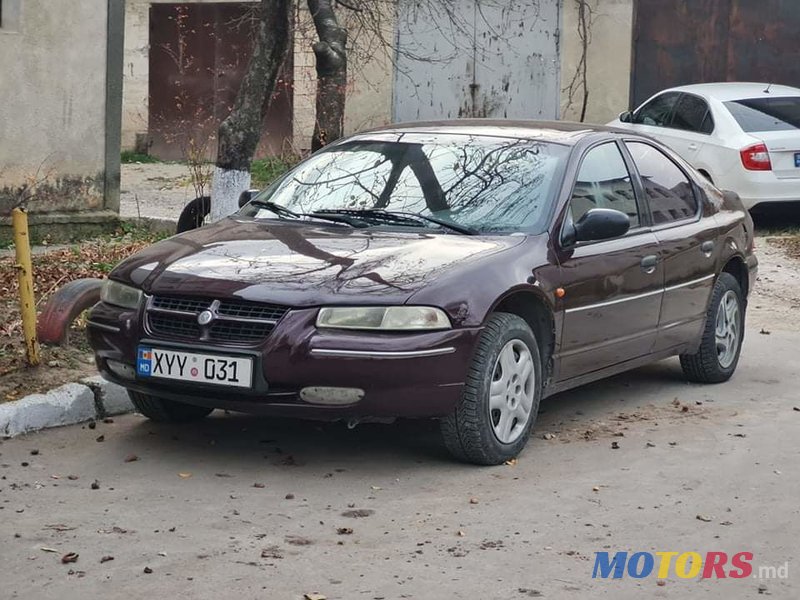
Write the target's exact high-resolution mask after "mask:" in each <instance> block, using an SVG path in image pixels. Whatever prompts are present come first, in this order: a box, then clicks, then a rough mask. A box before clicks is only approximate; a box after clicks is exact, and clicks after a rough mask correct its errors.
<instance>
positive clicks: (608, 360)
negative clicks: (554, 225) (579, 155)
mask: <svg viewBox="0 0 800 600" xmlns="http://www.w3.org/2000/svg"><path fill="white" fill-rule="evenodd" d="M592 208H613V209H616V210H620V211H622V212H624V213H626V214H627V215H628V216H629V217H630V219H631V230H630V232H629V233H628V234H627V235H625V236H623V237H620V238H616V239H612V240H604V241H600V242H588V243H578V244H577V245H574V246H570V247H564V246H563V245H561V246H560V249H559V253H558V262H559V265H560V277H561V287H562V288H563V289H564V292H565V294H564V297H563V301H562V302H563V306H564V309H565V312H564V322H563V329H562V334H561V345H560V349H559V357H560V360H559V363H560V371H559V374H558V376H557V377H558V379H559V380H566V379H571V378H573V377H577V376H580V375H583V374H586V373H590V372H593V371H598V370H600V369H603V368H605V367H610V366H613V365H616V364H619V363H623V362H625V361H628V360H631V359H634V358H637V357H640V356H643V355H646V354H648V353H649V352H650V351H651V350H652V348H653V345H654V343H655V339H656V330H657V326H658V317H659V312H660V308H661V296H662V291H663V285H664V271H663V266H662V263H661V262H660V261H659V260H658V254H659V249H658V240H657V239H656V236H655V235H654V234H653V233H652V232H650V230H649V224H648V221H647V219H646V213H645V212H644V211H643V210H642V209H641V207H640V202H639V199H638V198H637V195H636V193H635V188H634V185H633V181H632V178H631V175H630V171H629V169H628V166H627V164H626V162H625V160H624V157H623V154H622V153H621V151H620V147H618V145H617V143H616V142H613V141H609V142H603V143H601V144H599V145H596V146H593V147H592V148H591V149H589V150H588V151H587V153H586V154H585V155H584V157H583V159H582V162H581V166H580V168H579V171H578V176H577V179H576V181H575V183H574V187H573V192H572V198H571V200H570V203H569V206H568V207H567V211H568V214H567V215H566V219H567V220H569V219H572V220H573V222H574V221H578V220H579V219H580V218H581V217H582V216H583V215H584V214H585V213H586V212H587V211H588V210H590V209H592Z"/></svg>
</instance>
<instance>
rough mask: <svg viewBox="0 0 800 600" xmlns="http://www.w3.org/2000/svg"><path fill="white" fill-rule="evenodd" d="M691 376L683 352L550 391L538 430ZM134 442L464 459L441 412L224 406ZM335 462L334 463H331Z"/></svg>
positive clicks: (303, 456)
mask: <svg viewBox="0 0 800 600" xmlns="http://www.w3.org/2000/svg"><path fill="white" fill-rule="evenodd" d="M686 385H687V384H686V382H685V380H684V379H683V377H682V374H681V371H680V366H679V365H678V363H677V360H668V361H663V362H661V363H657V364H654V365H649V366H647V367H643V368H641V369H637V370H635V371H631V372H629V373H624V374H622V375H618V376H616V377H613V378H611V379H607V380H604V381H600V382H597V383H593V384H590V385H587V386H583V387H581V388H578V389H576V390H572V391H569V392H564V393H561V394H558V395H556V396H553V397H551V398H548V399H547V400H545V401H544V402H542V405H541V411H540V417H539V421H538V423H537V426H536V427H535V429H534V434H533V436H534V437H537V435H538V434H539V433H540V432H541V431H542V430H543V428H548V427H552V426H553V424H554V423H558V422H565V421H571V422H573V423H574V422H575V421H576V414H577V415H579V416H578V419H577V421H581V420H585V421H586V423H587V425H588V424H589V423H590V422H591V421H592V420H607V419H610V418H612V417H614V416H615V415H617V414H619V413H620V412H624V411H628V412H632V411H636V410H637V409H640V408H641V407H644V406H647V405H648V404H651V403H652V402H653V400H654V398H658V399H659V400H660V401H661V400H664V399H665V398H666V399H669V398H672V397H674V396H677V395H680V393H681V391H682V390H683V389H685V386H686ZM126 438H127V439H126V443H127V444H130V445H131V446H132V447H137V446H138V447H147V449H148V453H155V454H157V455H158V457H159V460H161V461H166V462H174V468H175V469H176V470H180V468H181V467H180V465H182V464H185V463H186V457H187V452H188V453H190V454H191V455H192V456H193V462H195V463H196V464H199V463H203V462H210V463H214V464H215V465H216V467H215V468H219V469H223V470H224V468H225V465H227V466H229V467H230V466H232V465H237V463H238V464H239V465H241V466H243V467H244V466H249V467H252V466H253V464H254V463H256V464H258V463H262V464H263V463H266V464H268V465H273V466H276V467H305V466H314V467H318V468H329V467H330V465H331V464H334V463H338V462H340V463H353V462H362V461H363V459H364V458H368V459H369V460H368V461H367V463H368V464H373V465H375V469H376V470H379V469H380V468H381V465H383V464H386V463H387V461H389V460H391V461H393V464H395V465H398V466H399V467H400V468H403V467H411V466H413V465H415V464H420V463H434V464H436V463H439V464H442V465H445V466H451V467H454V466H457V465H456V464H455V463H453V461H452V459H451V458H450V457H449V455H448V453H447V451H446V450H445V449H444V446H443V445H442V443H441V440H440V437H439V428H438V424H437V422H436V421H433V420H399V421H396V422H395V423H392V424H380V423H363V424H361V425H359V426H358V427H356V428H355V429H353V430H349V429H347V427H346V426H345V425H344V423H342V422H334V423H327V422H316V421H302V420H296V419H282V418H265V417H256V416H251V415H243V414H238V413H224V412H222V411H217V412H215V413H214V414H213V416H211V417H209V418H208V419H206V420H204V421H201V422H199V423H193V424H184V425H173V424H161V423H153V422H150V421H147V420H144V419H142V421H141V422H140V423H139V424H137V425H136V426H135V427H134V428H133V429H132V430H129V432H128V435H127V436H126ZM326 465H328V467H326Z"/></svg>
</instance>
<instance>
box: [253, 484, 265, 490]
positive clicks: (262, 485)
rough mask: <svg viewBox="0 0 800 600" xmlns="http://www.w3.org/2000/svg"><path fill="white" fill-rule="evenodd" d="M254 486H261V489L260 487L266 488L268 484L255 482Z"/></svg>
mask: <svg viewBox="0 0 800 600" xmlns="http://www.w3.org/2000/svg"><path fill="white" fill-rule="evenodd" d="M253 487H254V488H259V489H260V488H265V487H267V486H266V485H264V484H263V483H254V484H253Z"/></svg>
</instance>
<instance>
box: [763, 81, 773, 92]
mask: <svg viewBox="0 0 800 600" xmlns="http://www.w3.org/2000/svg"><path fill="white" fill-rule="evenodd" d="M771 87H772V84H771V83H770V84H769V85H767V89H765V90H764V93H765V94H769V89H770V88H771Z"/></svg>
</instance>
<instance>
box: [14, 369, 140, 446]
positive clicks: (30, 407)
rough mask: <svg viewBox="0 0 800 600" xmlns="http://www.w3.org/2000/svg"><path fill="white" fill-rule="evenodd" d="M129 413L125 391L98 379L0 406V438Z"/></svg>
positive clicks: (129, 404)
mask: <svg viewBox="0 0 800 600" xmlns="http://www.w3.org/2000/svg"><path fill="white" fill-rule="evenodd" d="M129 412H133V405H132V404H131V401H130V400H129V399H128V394H127V393H126V392H125V390H124V389H123V388H122V387H120V386H118V385H116V384H114V383H109V382H108V381H105V380H104V379H102V378H101V377H100V376H95V377H89V378H87V379H84V380H83V381H82V382H81V383H68V384H66V385H62V386H61V387H57V388H55V389H53V390H50V391H49V392H46V393H44V394H31V395H30V396H25V397H24V398H22V399H20V400H15V401H13V402H6V403H5V404H0V436H4V437H14V436H16V435H20V434H23V433H31V432H34V431H39V430H41V429H47V428H49V427H59V426H61V425H73V424H75V423H82V422H84V421H91V420H93V419H104V418H106V417H109V416H112V415H120V414H124V413H129Z"/></svg>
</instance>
